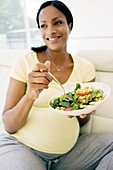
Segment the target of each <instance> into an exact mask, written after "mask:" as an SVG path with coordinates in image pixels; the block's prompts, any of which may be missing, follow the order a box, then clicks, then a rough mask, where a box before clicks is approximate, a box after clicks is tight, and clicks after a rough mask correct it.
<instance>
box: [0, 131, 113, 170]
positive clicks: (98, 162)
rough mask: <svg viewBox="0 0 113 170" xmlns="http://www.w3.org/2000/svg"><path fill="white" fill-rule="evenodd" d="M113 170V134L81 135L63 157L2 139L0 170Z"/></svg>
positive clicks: (0, 136) (3, 136)
mask: <svg viewBox="0 0 113 170" xmlns="http://www.w3.org/2000/svg"><path fill="white" fill-rule="evenodd" d="M48 169H49V170H113V134H93V135H88V134H86V135H81V136H80V137H79V139H78V142H77V143H76V145H75V146H74V147H73V148H72V150H70V151H69V152H68V153H66V154H63V155H57V154H46V153H42V152H39V151H36V150H33V149H31V148H29V147H27V146H25V145H23V144H22V143H20V142H19V141H17V140H16V139H15V138H13V137H10V135H7V134H5V135H0V170H48Z"/></svg>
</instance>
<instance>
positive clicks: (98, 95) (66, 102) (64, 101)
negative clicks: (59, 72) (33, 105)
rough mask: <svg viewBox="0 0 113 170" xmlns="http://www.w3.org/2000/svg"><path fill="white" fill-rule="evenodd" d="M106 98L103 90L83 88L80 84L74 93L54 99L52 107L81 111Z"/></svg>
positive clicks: (51, 103)
mask: <svg viewBox="0 0 113 170" xmlns="http://www.w3.org/2000/svg"><path fill="white" fill-rule="evenodd" d="M104 98H105V94H104V92H103V91H102V90H101V89H96V88H94V87H87V86H86V87H81V84H80V83H76V87H75V89H74V90H73V91H71V92H67V93H66V94H63V95H61V96H60V97H56V98H54V99H52V100H51V101H50V106H51V107H52V108H54V109H58V110H64V111H71V110H79V109H84V108H87V107H90V106H92V105H95V104H96V103H97V102H98V101H100V100H103V99H104Z"/></svg>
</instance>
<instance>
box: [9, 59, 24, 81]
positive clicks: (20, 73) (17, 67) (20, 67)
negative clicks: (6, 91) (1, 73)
mask: <svg viewBox="0 0 113 170" xmlns="http://www.w3.org/2000/svg"><path fill="white" fill-rule="evenodd" d="M10 77H12V78H14V79H16V80H19V81H22V82H26V81H27V69H26V63H25V60H24V57H20V58H18V59H16V60H15V61H14V63H13V65H12V68H11V74H10Z"/></svg>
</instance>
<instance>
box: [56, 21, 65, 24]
mask: <svg viewBox="0 0 113 170" xmlns="http://www.w3.org/2000/svg"><path fill="white" fill-rule="evenodd" d="M62 23H63V22H62V21H56V22H55V25H60V24H62Z"/></svg>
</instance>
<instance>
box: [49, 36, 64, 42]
mask: <svg viewBox="0 0 113 170" xmlns="http://www.w3.org/2000/svg"><path fill="white" fill-rule="evenodd" d="M60 37H61V36H57V37H54V38H46V40H48V41H55V40H57V39H58V38H60Z"/></svg>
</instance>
